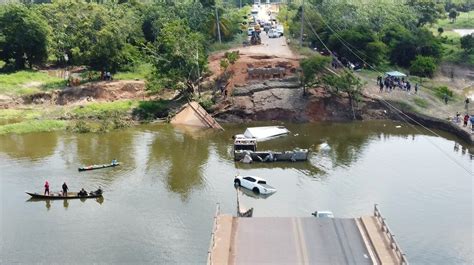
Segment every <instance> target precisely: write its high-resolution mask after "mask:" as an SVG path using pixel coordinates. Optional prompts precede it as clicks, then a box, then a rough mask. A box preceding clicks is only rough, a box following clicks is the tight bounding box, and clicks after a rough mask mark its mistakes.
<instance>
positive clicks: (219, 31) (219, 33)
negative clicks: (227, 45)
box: [214, 5, 222, 43]
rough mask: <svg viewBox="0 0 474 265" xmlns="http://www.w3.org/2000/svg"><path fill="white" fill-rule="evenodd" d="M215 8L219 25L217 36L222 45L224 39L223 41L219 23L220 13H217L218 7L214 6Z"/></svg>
mask: <svg viewBox="0 0 474 265" xmlns="http://www.w3.org/2000/svg"><path fill="white" fill-rule="evenodd" d="M214 8H215V10H216V24H217V35H218V36H219V43H222V39H221V27H220V25H219V24H220V23H219V13H218V12H217V5H214Z"/></svg>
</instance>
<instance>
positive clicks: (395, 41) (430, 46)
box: [382, 25, 442, 67]
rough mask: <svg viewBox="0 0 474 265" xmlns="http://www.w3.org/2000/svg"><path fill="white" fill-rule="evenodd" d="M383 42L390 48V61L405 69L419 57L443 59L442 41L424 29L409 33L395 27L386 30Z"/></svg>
mask: <svg viewBox="0 0 474 265" xmlns="http://www.w3.org/2000/svg"><path fill="white" fill-rule="evenodd" d="M382 40H383V41H384V42H385V43H387V44H388V46H389V55H390V56H389V57H390V61H391V62H392V63H394V64H397V65H400V66H403V67H409V66H410V64H411V61H413V60H414V59H415V57H416V56H417V55H423V56H431V57H433V58H435V59H439V58H441V52H442V46H441V43H440V41H439V40H438V39H436V38H435V37H434V36H433V33H431V32H430V31H428V30H426V29H424V28H421V29H416V30H414V31H408V30H407V29H406V28H404V27H401V26H398V25H393V26H391V27H388V28H387V29H386V30H385V32H384V36H383V37H382Z"/></svg>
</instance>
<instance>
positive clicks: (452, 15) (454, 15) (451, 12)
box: [449, 8, 458, 23]
mask: <svg viewBox="0 0 474 265" xmlns="http://www.w3.org/2000/svg"><path fill="white" fill-rule="evenodd" d="M457 17H458V11H456V9H454V8H451V10H449V19H451V23H454V21H456V18H457Z"/></svg>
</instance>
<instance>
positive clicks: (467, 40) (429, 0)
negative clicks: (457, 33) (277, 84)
mask: <svg viewBox="0 0 474 265" xmlns="http://www.w3.org/2000/svg"><path fill="white" fill-rule="evenodd" d="M302 2H303V1H290V4H289V5H288V6H287V7H286V8H284V9H283V10H281V11H280V14H279V19H280V20H281V21H283V22H284V23H285V24H286V25H287V27H288V28H289V30H290V34H291V35H292V36H293V37H294V38H295V40H297V41H299V36H300V32H301V31H300V30H301V14H302V5H301V4H302ZM304 2H305V6H304V9H303V10H304V22H303V23H304V25H303V33H304V34H303V41H304V42H303V45H305V46H309V47H311V48H316V49H317V50H320V51H323V52H324V51H325V50H326V49H329V50H330V51H332V52H334V53H335V54H337V55H338V56H339V58H344V59H345V60H347V61H350V62H352V63H354V64H361V65H365V66H366V67H368V66H373V67H377V66H380V65H386V64H391V65H397V66H400V67H403V68H409V69H410V73H411V74H414V75H420V76H432V75H433V73H434V71H435V69H436V65H437V64H439V63H440V62H441V60H442V59H443V55H445V54H444V52H445V49H444V48H446V47H447V48H450V46H453V45H454V44H456V41H457V42H460V44H461V45H460V46H462V48H463V50H462V51H459V52H458V54H456V60H458V61H459V62H464V63H466V62H467V63H471V64H474V49H473V48H474V46H473V44H472V39H473V36H472V34H471V35H467V36H465V37H463V38H459V37H458V38H457V40H454V39H452V38H450V37H447V36H444V35H442V33H443V31H444V29H443V28H442V27H439V28H437V29H435V30H433V27H435V25H436V23H437V21H438V20H440V19H446V18H448V17H449V19H450V23H453V22H454V21H455V20H456V18H457V17H458V16H459V14H460V13H461V12H469V11H472V10H474V1H473V0H457V1H455V0H406V1H393V0H371V1H369V0H365V1H364V0H352V1H351V0H331V1H329V0H306V1H304ZM472 21H474V15H473V18H472ZM471 23H472V24H474V23H473V22H471ZM471 28H472V25H471ZM459 39H460V40H459ZM446 50H448V51H449V49H446ZM326 52H327V51H326ZM449 52H451V51H449Z"/></svg>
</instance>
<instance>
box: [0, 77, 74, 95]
mask: <svg viewBox="0 0 474 265" xmlns="http://www.w3.org/2000/svg"><path fill="white" fill-rule="evenodd" d="M64 84H65V81H64V80H63V79H61V78H58V77H52V76H49V75H48V74H46V73H43V72H38V71H18V72H14V73H8V74H0V93H1V94H8V95H26V94H31V93H36V92H39V91H42V90H47V89H52V88H57V87H61V86H64Z"/></svg>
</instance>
